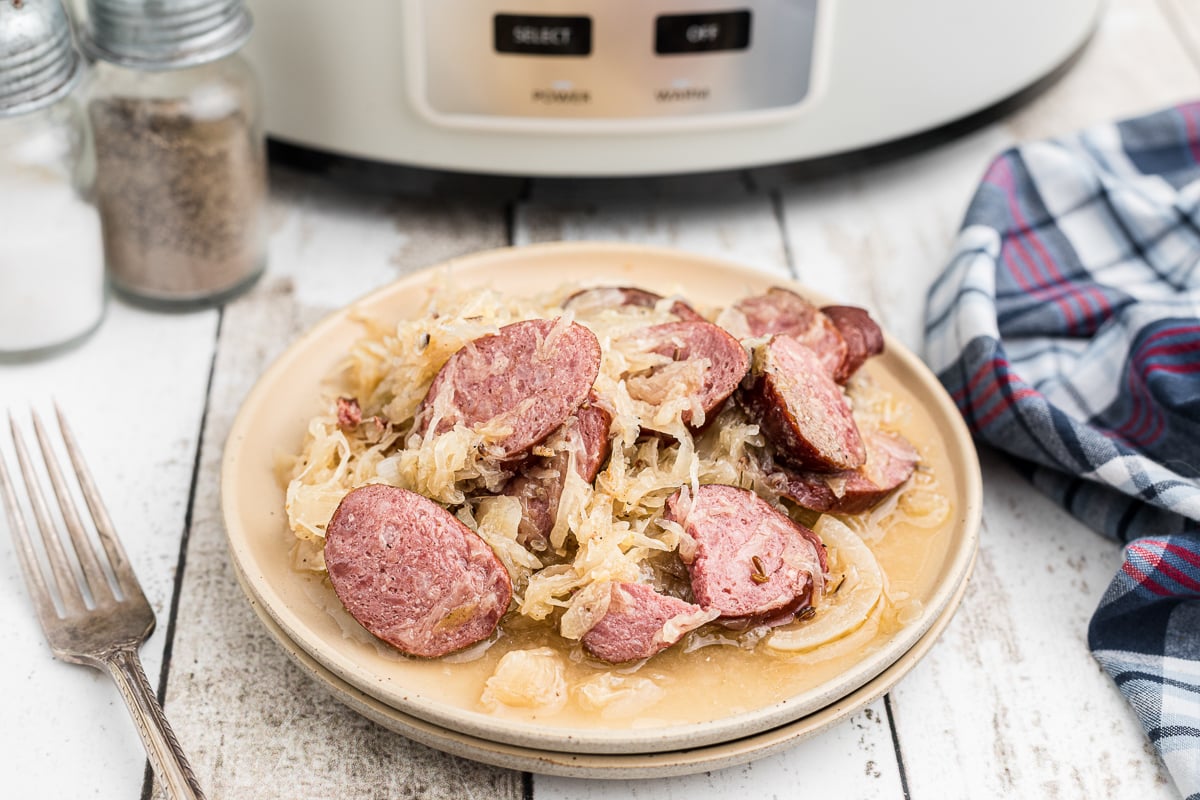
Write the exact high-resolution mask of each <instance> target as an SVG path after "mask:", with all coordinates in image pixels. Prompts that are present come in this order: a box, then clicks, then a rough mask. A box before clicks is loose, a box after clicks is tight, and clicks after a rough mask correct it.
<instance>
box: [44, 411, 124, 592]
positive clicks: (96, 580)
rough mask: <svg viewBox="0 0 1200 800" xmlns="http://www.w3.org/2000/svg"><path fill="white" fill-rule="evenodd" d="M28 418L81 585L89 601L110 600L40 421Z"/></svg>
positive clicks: (91, 547) (107, 589)
mask: <svg viewBox="0 0 1200 800" xmlns="http://www.w3.org/2000/svg"><path fill="white" fill-rule="evenodd" d="M31 416H32V417H33V433H34V435H35V436H36V437H37V440H38V446H39V447H40V448H41V449H42V460H43V461H45V462H46V473H47V474H48V475H49V476H50V485H51V486H52V487H53V488H54V496H55V497H57V498H58V507H59V510H61V511H62V515H63V522H64V523H66V525H67V533H68V534H70V537H71V544H72V545H73V546H74V547H75V555H76V556H78V557H79V565H80V567H82V569H83V579H84V582H85V583H86V584H87V588H88V591H89V592H90V593H91V595H92V600H93V601H95V602H96V603H97V604H99V603H100V602H102V601H104V600H107V599H109V598H111V597H113V592H112V588H111V587H109V585H108V578H106V577H105V576H104V570H103V568H102V567H101V566H100V561H99V560H98V559H97V558H96V550H95V548H94V547H93V546H92V543H91V542H89V541H88V538H87V531H85V530H84V528H83V521H82V520H81V519H80V518H79V511H78V510H76V508H75V501H74V500H73V499H71V493H70V492H69V491H68V490H67V483H66V481H64V480H63V474H62V470H61V469H59V467H58V458H57V457H56V456H55V455H54V449H53V448H52V447H51V446H50V440H49V439H48V438H47V437H46V429H45V428H44V427H43V426H42V419H41V417H39V416H38V414H37V412H36V411H34V412H31Z"/></svg>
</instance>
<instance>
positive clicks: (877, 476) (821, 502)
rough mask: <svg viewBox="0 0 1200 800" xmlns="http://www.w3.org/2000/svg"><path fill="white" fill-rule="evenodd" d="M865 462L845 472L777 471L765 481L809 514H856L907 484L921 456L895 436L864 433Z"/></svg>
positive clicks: (893, 434) (899, 436)
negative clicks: (812, 512) (808, 511)
mask: <svg viewBox="0 0 1200 800" xmlns="http://www.w3.org/2000/svg"><path fill="white" fill-rule="evenodd" d="M863 443H864V444H865V445H866V448H867V461H866V463H865V464H863V465H862V466H861V467H858V468H857V469H852V470H846V471H844V472H834V473H825V474H822V473H817V472H805V471H800V470H791V469H787V468H786V467H780V468H777V469H776V471H774V472H772V473H771V474H770V475H769V476H768V478H767V480H768V482H769V483H770V484H771V485H772V486H773V487H774V488H775V489H776V491H778V492H779V493H780V494H782V495H783V496H784V497H787V498H789V499H790V500H792V501H793V502H795V503H796V504H797V505H800V506H803V507H804V508H807V509H810V510H812V511H820V512H827V511H832V512H834V513H838V514H859V513H862V512H863V511H866V510H867V509H869V508H872V507H874V506H875V505H876V504H878V503H879V502H880V501H881V500H883V499H884V498H885V497H887V496H888V495H889V494H891V493H892V492H894V491H895V490H896V489H897V488H899V487H900V486H901V485H902V484H903V483H904V482H905V481H907V480H908V479H909V478H910V477H911V476H912V474H913V470H915V469H916V466H917V462H918V461H919V460H920V456H919V455H918V454H917V451H916V450H915V449H914V448H913V446H912V445H911V444H910V443H909V442H908V440H907V439H905V438H904V437H903V436H901V435H900V434H898V433H889V432H886V431H871V432H868V433H865V434H863Z"/></svg>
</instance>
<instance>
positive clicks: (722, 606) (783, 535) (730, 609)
mask: <svg viewBox="0 0 1200 800" xmlns="http://www.w3.org/2000/svg"><path fill="white" fill-rule="evenodd" d="M664 517H665V518H666V519H669V520H673V521H675V522H678V523H679V524H680V525H682V526H683V529H684V531H686V532H687V534H688V535H689V536H691V537H692V539H694V540H695V553H694V555H693V557H692V560H691V563H689V564H687V567H688V572H689V574H690V575H691V582H692V593H693V595H694V596H695V598H696V603H697V604H699V605H700V607H701V608H704V609H711V610H715V611H717V612H718V613H719V614H720V616H721V618H722V619H724V620H726V621H727V622H729V623H755V624H757V623H763V622H768V623H771V624H782V623H784V622H788V621H790V619H791V617H792V616H793V615H794V614H795V613H796V612H797V611H799V610H800V609H801V608H803V607H804V606H805V605H808V604H809V603H810V602H811V600H812V597H813V593H814V592H819V591H820V588H821V587H822V586H823V581H824V574H825V568H826V562H825V549H824V547H823V546H822V545H821V541H820V539H819V538H818V537H817V536H816V534H814V533H813V532H812V531H810V530H809V529H808V528H805V527H804V526H803V525H800V524H798V523H796V522H794V521H793V520H792V519H791V518H789V517H788V516H787V515H786V514H784V513H783V512H781V511H779V510H777V509H775V508H774V507H773V506H771V505H770V504H769V503H768V502H767V501H766V500H763V499H762V498H761V497H759V496H758V495H756V494H755V493H754V492H751V491H748V490H746V489H740V488H738V487H736V486H725V485H722V484H707V485H704V486H701V487H700V489H699V491H698V492H697V493H696V496H695V497H692V498H691V500H690V503H686V502H684V500H683V495H682V493H681V492H676V493H675V494H673V495H672V496H671V497H670V498H668V500H667V510H666V513H665V514H664Z"/></svg>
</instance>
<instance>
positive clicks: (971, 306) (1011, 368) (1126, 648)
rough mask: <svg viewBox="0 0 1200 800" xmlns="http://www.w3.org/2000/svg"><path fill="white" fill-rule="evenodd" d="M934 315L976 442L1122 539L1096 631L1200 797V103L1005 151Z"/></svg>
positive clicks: (1095, 645)
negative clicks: (1003, 455)
mask: <svg viewBox="0 0 1200 800" xmlns="http://www.w3.org/2000/svg"><path fill="white" fill-rule="evenodd" d="M926 316H927V318H926V329H925V331H926V359H927V361H928V362H929V364H930V366H931V367H932V368H933V369H934V371H935V372H937V374H938V376H939V377H940V378H941V380H942V383H943V384H945V386H946V388H947V390H948V391H949V392H950V394H951V395H952V396H953V398H954V400H955V401H956V402H957V404H958V407H959V409H960V410H961V411H962V414H963V416H964V418H965V419H966V420H967V423H968V425H969V426H970V427H971V430H972V432H973V433H974V434H975V436H976V437H977V438H978V439H979V440H981V441H983V442H986V443H988V444H990V445H993V446H994V447H997V448H999V449H1001V450H1004V451H1006V452H1007V453H1009V454H1010V455H1011V456H1012V457H1013V461H1014V462H1015V463H1016V464H1017V466H1018V468H1019V469H1020V470H1021V471H1022V472H1023V473H1024V474H1026V475H1027V476H1028V478H1029V479H1030V481H1031V482H1032V483H1033V484H1034V485H1035V486H1037V487H1038V488H1039V489H1041V490H1042V491H1044V492H1045V493H1046V494H1048V495H1050V496H1051V497H1052V498H1054V499H1055V500H1056V501H1057V502H1059V503H1061V504H1062V506H1063V507H1064V508H1066V509H1067V510H1068V511H1070V512H1071V513H1072V514H1073V515H1075V516H1076V517H1078V518H1079V519H1080V520H1082V521H1083V522H1085V523H1086V524H1088V525H1089V526H1091V527H1092V528H1095V529H1096V530H1097V531H1100V532H1102V533H1104V534H1106V535H1108V536H1110V537H1113V538H1115V539H1117V540H1119V541H1121V542H1123V543H1124V544H1125V547H1124V550H1123V560H1122V563H1121V566H1120V569H1119V570H1118V572H1117V575H1116V577H1115V578H1114V579H1113V581H1112V584H1111V585H1110V586H1109V588H1108V591H1107V592H1106V593H1105V594H1104V597H1103V598H1102V599H1101V601H1100V607H1099V608H1098V609H1097V610H1096V613H1095V615H1094V616H1093V617H1092V622H1091V625H1090V627H1089V629H1088V643H1089V645H1090V647H1091V649H1092V652H1093V654H1094V656H1095V657H1096V659H1097V661H1099V662H1100V664H1101V665H1102V666H1103V667H1104V669H1105V671H1107V672H1108V674H1109V675H1110V676H1112V679H1113V681H1114V682H1115V683H1116V684H1117V686H1118V687H1119V688H1120V690H1121V692H1122V693H1123V694H1124V695H1125V697H1126V699H1127V700H1128V701H1129V703H1130V704H1131V705H1132V706H1133V708H1134V710H1135V711H1136V712H1137V715H1138V717H1139V718H1140V720H1141V722H1142V725H1143V726H1144V727H1145V729H1146V734H1147V735H1148V736H1149V738H1150V740H1151V741H1152V742H1153V743H1154V746H1155V747H1156V748H1157V749H1158V752H1159V754H1160V755H1161V756H1162V759H1163V762H1164V763H1165V764H1166V767H1167V769H1168V771H1169V772H1170V773H1171V776H1172V777H1173V778H1174V780H1175V784H1176V786H1177V787H1178V788H1179V790H1180V792H1181V793H1182V794H1183V795H1184V796H1185V797H1187V798H1188V800H1200V103H1192V104H1188V105H1181V106H1178V107H1175V108H1170V109H1166V110H1163V111H1160V112H1157V113H1154V114H1150V115H1148V116H1144V117H1139V118H1136V119H1131V120H1127V121H1124V122H1119V123H1116V124H1107V125H1101V126H1098V127H1094V128H1089V129H1087V130H1084V131H1082V132H1079V133H1076V134H1074V135H1071V136H1066V137H1063V138H1060V139H1054V140H1049V141H1043V142H1035V143H1032V144H1027V145H1023V146H1021V147H1017V148H1014V149H1012V150H1009V151H1008V152H1006V153H1004V154H1003V155H1001V156H1000V157H999V158H997V159H996V161H995V162H993V163H992V165H991V167H990V168H989V169H988V171H987V174H986V175H985V176H984V178H983V183H982V184H981V185H980V187H979V189H978V190H977V192H976V194H975V197H974V198H973V199H972V201H971V204H970V207H969V208H968V210H967V214H966V219H965V221H964V222H963V226H962V229H961V231H960V233H959V236H958V240H957V242H956V246H955V250H954V253H953V256H952V258H951V259H950V263H949V265H948V266H947V267H946V270H945V272H944V273H943V274H942V275H941V276H940V277H939V278H938V280H937V282H936V283H935V284H934V285H933V287H932V288H931V289H930V293H929V304H928V308H927V310H926Z"/></svg>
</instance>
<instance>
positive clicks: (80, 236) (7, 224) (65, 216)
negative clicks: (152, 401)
mask: <svg viewBox="0 0 1200 800" xmlns="http://www.w3.org/2000/svg"><path fill="white" fill-rule="evenodd" d="M82 71H83V66H82V60H81V59H80V57H79V54H78V52H77V51H76V50H75V46H74V44H73V43H72V40H71V25H70V20H69V19H68V17H67V14H66V11H65V10H64V8H63V7H62V5H61V4H60V2H59V0H0V360H4V361H15V360H25V359H33V358H37V357H39V356H43V355H46V354H49V353H53V352H55V351H57V350H59V349H62V348H65V347H68V346H70V345H72V344H75V343H77V342H79V341H82V340H83V339H84V338H86V337H87V335H88V334H89V333H91V332H92V331H93V330H94V329H95V328H96V326H97V325H98V324H99V322H100V320H101V318H102V317H103V315H104V307H105V291H104V262H103V254H102V249H101V240H100V219H99V217H98V215H97V213H96V209H95V207H94V206H93V205H91V204H90V202H89V201H88V193H89V192H90V188H91V177H90V170H89V169H88V164H89V160H88V137H87V125H86V121H85V117H84V113H83V108H82V105H81V102H80V98H79V96H78V92H77V86H78V84H79V79H80V76H81V74H82Z"/></svg>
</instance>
